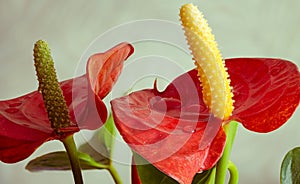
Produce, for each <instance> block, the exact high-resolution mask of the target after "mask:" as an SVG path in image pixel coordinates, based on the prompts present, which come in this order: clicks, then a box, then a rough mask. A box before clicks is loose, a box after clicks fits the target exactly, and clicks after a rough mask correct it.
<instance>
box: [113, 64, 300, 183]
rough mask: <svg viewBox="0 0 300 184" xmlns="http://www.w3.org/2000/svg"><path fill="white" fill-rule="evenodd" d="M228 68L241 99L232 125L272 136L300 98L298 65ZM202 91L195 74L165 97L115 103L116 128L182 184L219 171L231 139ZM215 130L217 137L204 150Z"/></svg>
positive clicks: (155, 94)
mask: <svg viewBox="0 0 300 184" xmlns="http://www.w3.org/2000/svg"><path fill="white" fill-rule="evenodd" d="M226 66H227V68H228V72H229V75H230V79H231V81H232V82H231V84H232V86H233V92H234V100H235V104H234V105H235V110H234V112H233V116H232V117H231V118H230V120H238V121H240V122H241V123H242V124H243V125H244V126H245V127H246V128H248V129H249V130H252V131H256V132H269V131H272V130H275V129H277V128H278V127H280V126H281V125H282V124H284V123H285V122H286V121H287V119H288V118H289V117H290V116H291V115H292V114H293V112H294V110H295V109H296V107H297V106H298V104H299V99H300V96H299V94H300V93H299V77H300V75H299V71H298V69H297V67H296V65H294V64H292V63H291V62H289V61H286V60H281V59H260V58H237V59H228V60H226ZM201 92H202V90H201V87H200V83H199V81H198V77H197V71H196V70H191V71H189V72H187V73H185V74H183V75H181V76H179V77H178V78H176V79H175V80H174V81H173V82H172V83H171V84H170V85H169V86H168V87H167V88H166V89H165V91H163V92H159V91H157V90H156V88H154V89H149V90H142V91H138V92H134V93H132V94H130V95H128V96H125V97H121V98H118V99H115V100H113V101H112V102H111V104H112V109H113V115H114V120H115V123H116V126H117V128H118V130H119V131H120V133H121V135H122V136H123V138H124V140H125V141H126V142H127V143H128V144H129V146H130V147H131V148H132V149H133V150H134V151H136V152H137V153H138V154H140V155H141V156H143V157H144V158H145V159H146V160H148V161H149V162H150V163H153V165H154V166H155V167H157V168H158V169H160V170H161V171H162V172H164V173H166V174H167V175H169V176H171V177H173V178H174V179H176V180H177V181H179V182H182V183H190V182H191V181H192V179H193V177H194V175H195V174H196V173H197V172H200V171H202V170H206V169H209V168H211V167H213V166H214V165H215V163H216V162H217V161H218V159H219V158H220V156H221V154H222V152H223V149H224V145H225V139H226V138H225V134H224V132H223V130H222V128H220V123H218V120H216V119H213V118H210V117H211V116H210V114H209V112H208V109H207V108H206V106H205V104H204V103H203V100H202V93H201ZM220 121H221V120H220ZM207 125H209V126H208V127H207ZM214 125H216V126H214ZM212 127H213V128H212ZM209 129H212V130H211V131H216V130H217V131H216V132H217V134H216V136H215V137H213V139H208V140H210V142H208V143H207V144H205V145H208V146H207V147H205V148H204V149H200V146H199V145H200V144H202V141H205V139H202V138H203V135H207V134H204V133H205V131H208V130H209ZM213 129H215V130H213ZM208 135H209V134H208ZM204 138H205V136H204Z"/></svg>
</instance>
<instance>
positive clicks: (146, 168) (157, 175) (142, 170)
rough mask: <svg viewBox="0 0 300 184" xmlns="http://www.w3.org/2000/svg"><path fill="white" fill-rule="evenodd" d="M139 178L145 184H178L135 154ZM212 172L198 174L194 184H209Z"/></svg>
mask: <svg viewBox="0 0 300 184" xmlns="http://www.w3.org/2000/svg"><path fill="white" fill-rule="evenodd" d="M133 157H134V161H135V163H137V165H136V168H137V172H138V175H139V178H140V180H141V182H142V183H143V184H158V183H159V184H178V182H177V181H175V180H174V179H173V178H171V177H169V176H168V175H166V174H164V173H163V172H161V171H160V170H158V169H157V168H156V167H154V166H153V165H152V164H150V163H149V162H147V161H146V160H145V159H144V158H143V157H141V156H140V155H138V154H137V153H135V152H134V153H133ZM139 163H140V164H139ZM210 174H211V170H208V171H204V172H202V173H199V174H196V175H195V177H194V179H193V182H192V184H207V183H208V180H209V176H210Z"/></svg>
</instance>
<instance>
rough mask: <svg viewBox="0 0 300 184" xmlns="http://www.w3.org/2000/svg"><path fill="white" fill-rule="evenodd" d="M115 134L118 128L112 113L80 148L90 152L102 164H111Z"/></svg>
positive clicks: (82, 150) (81, 150)
mask: <svg viewBox="0 0 300 184" xmlns="http://www.w3.org/2000/svg"><path fill="white" fill-rule="evenodd" d="M115 135H116V129H115V125H114V121H113V118H112V115H110V116H109V118H108V120H107V121H106V123H105V124H104V125H103V126H102V127H101V128H100V130H99V131H98V132H97V133H95V134H94V136H93V137H92V138H91V140H89V141H88V142H87V143H85V144H82V145H81V146H80V147H79V148H78V150H79V151H80V152H83V153H87V154H89V155H90V156H91V157H92V158H94V159H95V160H97V161H98V162H100V163H102V164H105V165H110V162H111V161H110V158H111V157H112V151H113V147H114V139H115Z"/></svg>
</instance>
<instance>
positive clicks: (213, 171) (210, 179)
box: [206, 167, 216, 184]
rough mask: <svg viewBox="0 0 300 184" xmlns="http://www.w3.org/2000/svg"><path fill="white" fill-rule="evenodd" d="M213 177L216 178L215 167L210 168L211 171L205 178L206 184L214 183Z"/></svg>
mask: <svg viewBox="0 0 300 184" xmlns="http://www.w3.org/2000/svg"><path fill="white" fill-rule="evenodd" d="M215 178H216V167H214V168H212V170H211V173H210V175H209V178H208V180H207V182H206V183H207V184H215Z"/></svg>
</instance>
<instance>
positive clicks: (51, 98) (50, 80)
mask: <svg viewBox="0 0 300 184" xmlns="http://www.w3.org/2000/svg"><path fill="white" fill-rule="evenodd" d="M33 51H34V54H33V55H34V65H35V68H36V74H37V77H38V81H39V91H40V92H41V93H42V95H43V100H44V104H45V107H46V110H47V113H48V118H49V121H50V122H51V127H52V128H53V129H54V130H56V132H58V131H59V129H60V128H64V127H68V126H70V124H71V122H70V116H69V112H68V106H67V104H66V102H65V99H64V96H63V93H62V90H61V88H60V85H59V82H58V80H57V77H56V72H55V68H54V62H53V59H52V57H51V53H50V49H49V48H48V44H47V43H46V42H45V41H42V40H39V41H37V42H36V44H35V45H34V50H33Z"/></svg>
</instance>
